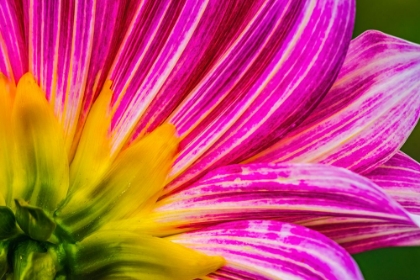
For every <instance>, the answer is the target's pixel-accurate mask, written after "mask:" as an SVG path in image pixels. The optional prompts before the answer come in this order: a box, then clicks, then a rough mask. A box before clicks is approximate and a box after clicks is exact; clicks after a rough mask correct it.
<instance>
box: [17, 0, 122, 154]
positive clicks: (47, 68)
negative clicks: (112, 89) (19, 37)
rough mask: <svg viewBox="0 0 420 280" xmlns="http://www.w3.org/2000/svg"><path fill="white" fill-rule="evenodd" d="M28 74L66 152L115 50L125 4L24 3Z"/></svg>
mask: <svg viewBox="0 0 420 280" xmlns="http://www.w3.org/2000/svg"><path fill="white" fill-rule="evenodd" d="M23 9H24V11H25V12H26V13H28V14H27V15H25V17H24V19H25V30H26V31H27V40H28V42H27V43H28V49H29V71H31V72H32V73H33V75H34V76H35V78H36V79H37V81H38V83H39V84H40V86H41V88H42V89H43V90H44V91H45V93H46V97H47V99H48V100H49V101H50V102H51V103H52V104H54V111H55V114H56V115H57V117H58V119H59V121H60V123H61V125H62V127H63V129H64V133H65V136H66V144H67V147H68V148H70V146H71V144H72V140H73V137H74V135H75V133H76V131H77V130H78V128H77V125H78V123H79V115H80V112H83V113H82V120H81V123H80V126H81V125H83V122H84V118H85V116H86V113H87V111H88V110H89V108H90V105H91V103H92V102H93V99H94V97H95V95H96V94H97V93H98V91H99V90H100V89H101V87H102V84H103V82H104V79H105V77H106V74H107V72H108V69H109V67H110V66H111V65H110V64H111V63H112V57H113V56H114V55H115V52H116V51H117V49H118V43H119V39H120V37H121V36H122V34H121V30H119V28H121V27H122V26H123V24H124V18H125V15H126V9H128V7H126V3H124V2H123V1H106V4H105V3H104V2H103V1H94V0H81V1H65V0H63V1H55V0H26V1H24V7H23Z"/></svg>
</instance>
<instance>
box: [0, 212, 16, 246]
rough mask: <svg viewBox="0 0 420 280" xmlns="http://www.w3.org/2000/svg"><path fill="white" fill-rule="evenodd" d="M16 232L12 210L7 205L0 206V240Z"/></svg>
mask: <svg viewBox="0 0 420 280" xmlns="http://www.w3.org/2000/svg"><path fill="white" fill-rule="evenodd" d="M18 232H19V230H18V228H17V227H16V219H15V215H14V214H13V212H12V210H11V209H10V208H9V207H7V206H0V240H4V239H8V238H11V237H13V236H15V235H16V234H17V233H18Z"/></svg>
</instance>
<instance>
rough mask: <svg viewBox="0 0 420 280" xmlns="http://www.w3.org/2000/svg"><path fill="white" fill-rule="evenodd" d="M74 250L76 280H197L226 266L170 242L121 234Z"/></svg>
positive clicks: (96, 237) (98, 236)
mask: <svg viewBox="0 0 420 280" xmlns="http://www.w3.org/2000/svg"><path fill="white" fill-rule="evenodd" d="M74 249H75V250H74V256H73V262H72V265H71V270H72V273H73V275H74V276H75V277H74V279H142V280H149V279H150V280H177V279H180V280H181V279H182V280H185V279H196V278H198V277H203V276H205V275H207V274H209V273H211V272H214V271H215V270H217V269H218V268H220V267H221V266H222V265H223V264H224V260H223V258H221V257H213V256H207V255H204V254H202V253H199V252H196V251H194V250H191V249H189V248H186V247H183V246H181V245H179V244H175V243H172V242H171V241H168V240H164V239H161V238H157V237H152V236H146V235H137V234H132V233H128V232H120V231H99V232H97V233H94V234H93V235H92V236H89V237H88V238H86V239H84V240H83V241H82V242H80V243H79V244H78V245H76V247H75V248H74ZM104 256H107V257H106V258H105V257H104Z"/></svg>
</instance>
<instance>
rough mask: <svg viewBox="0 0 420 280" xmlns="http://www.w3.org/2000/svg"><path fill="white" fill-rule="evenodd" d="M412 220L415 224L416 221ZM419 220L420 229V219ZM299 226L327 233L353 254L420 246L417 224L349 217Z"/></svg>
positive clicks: (328, 219)
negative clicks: (379, 249)
mask: <svg viewBox="0 0 420 280" xmlns="http://www.w3.org/2000/svg"><path fill="white" fill-rule="evenodd" d="M410 217H411V218H412V220H413V221H414V219H413V218H415V217H413V216H412V215H410ZM416 220H417V222H416V223H417V225H420V223H419V220H418V218H417V219H416ZM298 223H299V224H300V225H303V226H306V227H309V228H311V229H313V230H316V231H319V232H321V233H323V234H324V235H326V236H327V237H329V238H331V239H333V240H334V241H336V242H337V243H339V244H340V245H341V246H343V247H344V248H345V249H346V250H347V252H349V253H351V254H357V253H361V252H365V251H368V250H373V249H378V248H385V247H395V246H420V229H419V226H415V225H413V224H407V223H400V222H397V221H396V222H392V221H383V220H374V219H354V218H345V217H343V218H336V217H325V218H320V219H318V220H314V221H303V220H302V221H299V222H298Z"/></svg>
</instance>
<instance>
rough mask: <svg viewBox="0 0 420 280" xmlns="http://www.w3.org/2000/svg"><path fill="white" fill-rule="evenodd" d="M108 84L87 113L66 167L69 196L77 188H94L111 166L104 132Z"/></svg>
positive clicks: (107, 116) (109, 94) (108, 118)
mask: <svg viewBox="0 0 420 280" xmlns="http://www.w3.org/2000/svg"><path fill="white" fill-rule="evenodd" d="M110 87H111V81H107V82H106V83H105V85H104V87H103V89H102V91H101V93H100V95H99V97H98V99H97V100H96V101H95V104H94V105H93V107H92V109H91V110H90V112H89V116H88V119H87V121H86V124H85V126H84V128H83V132H82V136H81V138H80V141H79V144H78V145H77V151H76V154H75V157H74V159H73V161H72V163H71V165H70V189H69V192H70V193H72V192H73V191H74V189H75V188H76V187H77V186H84V188H87V187H88V185H89V186H92V185H95V184H97V181H98V180H99V179H100V178H101V177H102V176H103V175H104V173H105V172H106V170H107V168H108V167H109V165H110V164H111V163H112V160H113V158H111V152H110V149H111V145H110V141H109V137H108V128H109V127H110V123H111V114H110V112H109V108H110V107H109V104H110V102H111V97H112V91H111V89H110Z"/></svg>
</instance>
